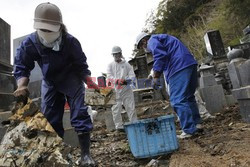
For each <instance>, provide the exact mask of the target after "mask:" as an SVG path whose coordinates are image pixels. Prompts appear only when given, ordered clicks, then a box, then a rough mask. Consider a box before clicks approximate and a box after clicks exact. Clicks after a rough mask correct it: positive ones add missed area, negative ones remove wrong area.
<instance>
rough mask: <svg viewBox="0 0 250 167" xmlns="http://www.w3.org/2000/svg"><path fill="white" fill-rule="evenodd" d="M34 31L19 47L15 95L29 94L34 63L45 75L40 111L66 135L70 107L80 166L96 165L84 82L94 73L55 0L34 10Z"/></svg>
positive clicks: (54, 126) (94, 86)
mask: <svg viewBox="0 0 250 167" xmlns="http://www.w3.org/2000/svg"><path fill="white" fill-rule="evenodd" d="M34 29H35V30H36V31H35V32H33V33H31V34H30V35H29V36H28V37H27V38H26V39H25V40H24V41H23V42H22V43H21V46H20V47H19V48H18V49H17V54H16V57H15V62H14V76H15V78H16V80H17V90H16V91H15V92H14V95H15V96H26V97H27V96H28V95H29V91H28V83H29V76H30V71H31V70H32V69H33V68H34V66H35V64H34V62H35V61H37V63H38V64H39V66H40V68H41V71H42V74H43V80H42V88H41V96H42V104H41V110H42V113H43V114H44V116H45V117H46V118H47V120H48V121H49V123H50V124H51V125H52V127H53V128H54V130H55V131H56V132H57V134H58V135H59V136H60V137H62V138H63V135H64V129H63V122H62V118H63V113H64V105H65V101H66V99H67V102H68V103H69V106H70V113H71V114H70V117H71V118H70V120H71V125H72V126H73V127H74V128H75V131H76V132H77V134H78V138H79V143H80V147H81V166H95V162H94V161H93V159H92V158H91V155H90V131H91V130H92V129H93V125H92V122H91V118H90V116H89V114H88V112H87V109H88V107H87V106H85V105H84V94H85V87H84V82H85V83H87V84H88V85H89V84H92V87H93V88H94V89H98V87H97V86H96V85H95V84H94V83H93V82H92V81H91V79H90V75H91V72H90V71H89V69H88V64H87V62H86V60H87V58H86V56H85V54H84V53H83V51H82V48H81V45H80V43H79V41H78V40H77V39H76V38H75V37H73V36H72V35H70V34H69V33H68V32H67V30H66V27H65V25H64V24H63V21H62V15H61V11H60V9H59V8H58V7H57V6H56V5H54V4H52V3H49V2H48V3H42V4H39V5H38V6H37V7H36V9H35V18H34Z"/></svg>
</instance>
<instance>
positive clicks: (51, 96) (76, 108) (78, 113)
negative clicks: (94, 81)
mask: <svg viewBox="0 0 250 167" xmlns="http://www.w3.org/2000/svg"><path fill="white" fill-rule="evenodd" d="M84 91H85V88H84V86H83V85H82V86H80V87H79V89H78V91H77V92H76V93H75V95H74V96H67V95H65V94H63V93H61V92H59V91H57V90H56V88H55V86H54V85H53V84H50V83H48V82H46V81H44V80H43V82H42V104H41V105H42V106H41V107H42V113H43V114H44V116H45V117H46V118H47V120H48V121H49V123H50V124H51V125H52V127H53V128H54V130H55V131H56V132H57V134H58V135H59V136H60V137H62V138H63V136H64V128H63V114H64V106H65V101H66V99H67V102H68V104H69V106H70V121H71V125H72V127H74V128H75V131H76V132H89V131H91V130H92V129H93V125H92V122H91V118H90V116H89V114H88V112H87V109H88V107H87V106H86V105H85V104H84V94H85V92H84Z"/></svg>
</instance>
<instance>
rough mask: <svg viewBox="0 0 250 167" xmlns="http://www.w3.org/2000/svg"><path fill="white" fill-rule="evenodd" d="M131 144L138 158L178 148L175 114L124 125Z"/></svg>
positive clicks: (131, 148)
mask: <svg viewBox="0 0 250 167" xmlns="http://www.w3.org/2000/svg"><path fill="white" fill-rule="evenodd" d="M124 127H125V131H126V133H127V137H128V141H129V146H130V150H131V152H132V154H133V155H134V157H136V158H147V157H153V156H158V155H163V154H166V153H170V152H173V151H174V150H177V149H178V141H177V137H176V129H175V124H174V116H173V115H167V116H161V117H158V118H150V119H144V120H138V121H135V122H133V123H126V124H125V125H124Z"/></svg>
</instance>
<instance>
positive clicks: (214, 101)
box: [200, 65, 226, 114]
mask: <svg viewBox="0 0 250 167" xmlns="http://www.w3.org/2000/svg"><path fill="white" fill-rule="evenodd" d="M213 71H214V67H213V66H207V65H202V66H201V67H200V73H201V77H200V92H201V96H202V98H203V100H204V102H205V105H206V108H207V110H208V112H209V113H210V114H214V113H218V112H220V111H221V110H222V109H223V107H224V106H225V105H226V99H225V95H224V91H223V88H222V85H217V83H216V81H215V78H214V75H213Z"/></svg>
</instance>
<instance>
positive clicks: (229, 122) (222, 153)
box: [91, 101, 250, 167]
mask: <svg viewBox="0 0 250 167" xmlns="http://www.w3.org/2000/svg"><path fill="white" fill-rule="evenodd" d="M136 110H137V113H138V115H139V118H140V119H144V118H149V117H158V116H161V115H166V114H171V113H173V111H172V109H171V108H170V107H169V104H168V103H165V102H162V101H160V102H154V103H144V104H141V105H140V106H138V107H137V108H136ZM202 125H203V127H204V131H203V133H202V134H200V135H197V136H194V137H192V138H190V139H185V140H179V141H178V142H179V149H178V150H177V151H175V152H173V153H171V154H167V155H164V156H158V157H151V158H146V159H135V158H134V157H133V155H132V153H131V152H130V149H129V144H128V140H127V138H126V135H125V134H123V133H117V132H109V131H107V130H106V128H105V123H103V122H96V123H95V127H94V131H93V134H92V141H93V142H92V147H91V152H92V155H93V157H94V159H95V160H96V161H97V162H98V164H99V166H100V167H102V166H103V167H109V166H110V167H112V166H119V167H120V166H124V167H132V166H134V167H137V166H139V167H143V166H147V165H148V166H149V164H150V162H153V161H154V162H155V163H151V166H162V167H163V166H164V167H166V166H170V167H186V166H190V167H218V166H220V167H223V166H225V167H247V166H250V144H249V142H250V124H247V123H244V122H243V121H242V120H241V116H240V113H239V108H238V106H237V105H235V106H231V107H228V108H225V109H224V110H223V111H221V112H220V113H217V114H216V117H215V118H209V119H207V120H203V124H202ZM176 129H177V133H178V134H179V133H180V128H179V123H178V122H177V121H176Z"/></svg>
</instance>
